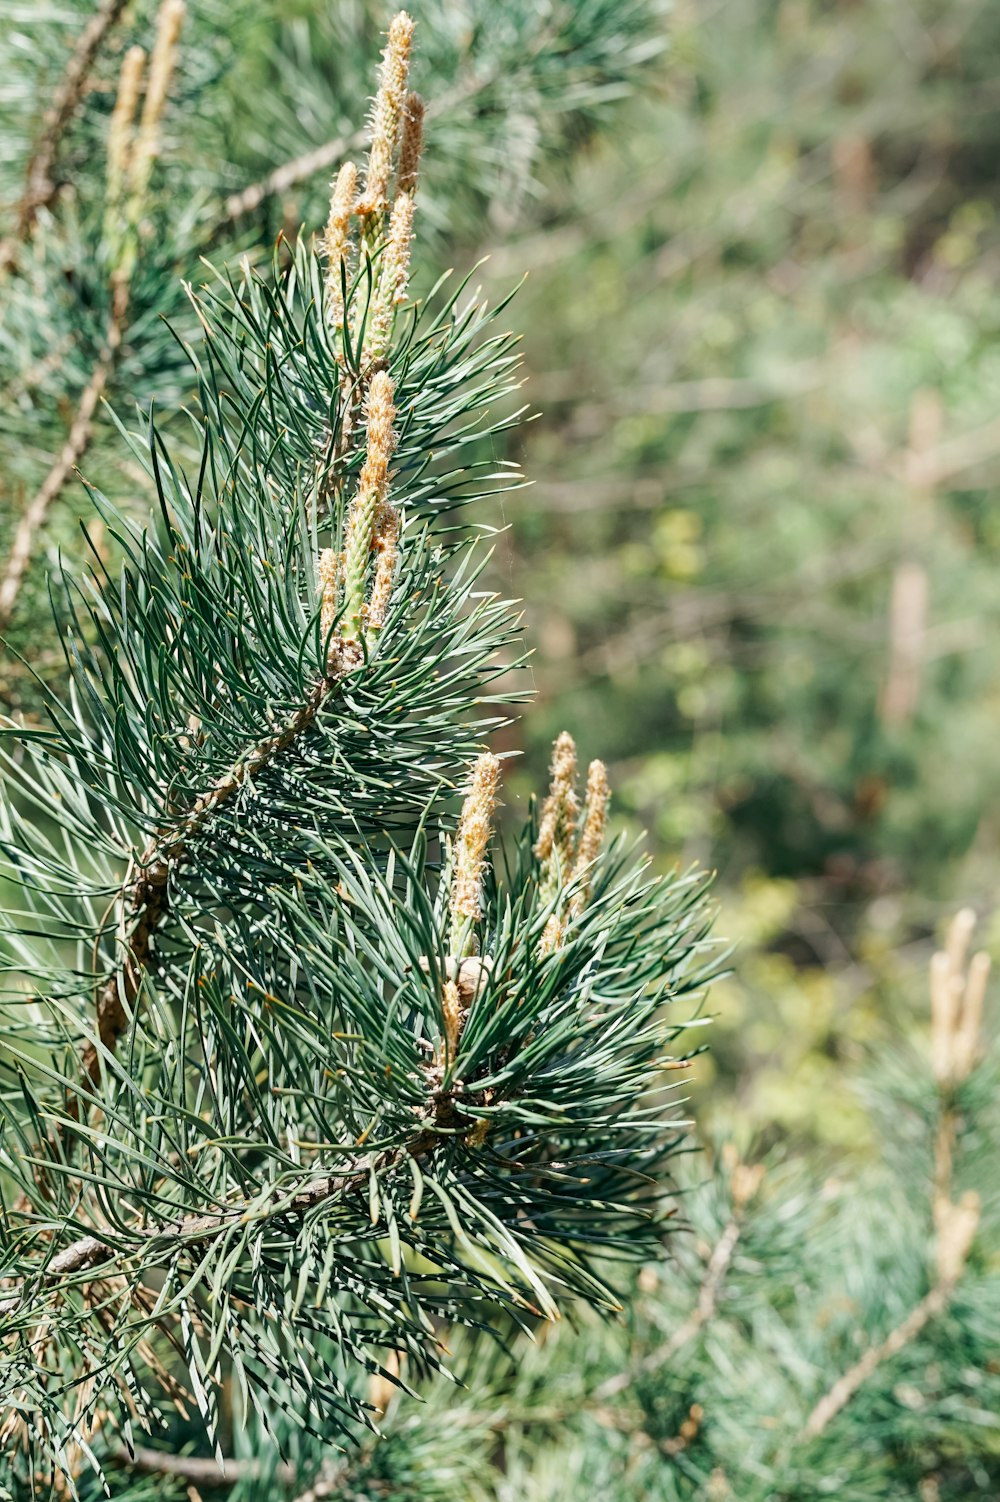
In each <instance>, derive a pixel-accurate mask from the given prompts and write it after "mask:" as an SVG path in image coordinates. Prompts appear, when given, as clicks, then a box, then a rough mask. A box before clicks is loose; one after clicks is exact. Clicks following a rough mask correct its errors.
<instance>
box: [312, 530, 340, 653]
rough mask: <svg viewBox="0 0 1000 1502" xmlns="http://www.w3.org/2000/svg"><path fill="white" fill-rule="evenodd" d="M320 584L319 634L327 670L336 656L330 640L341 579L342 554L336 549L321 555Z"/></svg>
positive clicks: (324, 550)
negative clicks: (324, 651) (324, 652)
mask: <svg viewBox="0 0 1000 1502" xmlns="http://www.w3.org/2000/svg"><path fill="white" fill-rule="evenodd" d="M317 572H318V574H319V582H320V607H319V633H320V636H321V637H322V639H323V644H324V648H325V650H326V653H327V669H328V670H329V666H330V659H331V658H332V657H333V655H334V650H335V649H334V645H333V642H332V640H331V638H330V632H331V631H332V630H333V623H334V621H335V620H336V619H337V585H338V582H339V578H340V554H339V553H338V552H337V551H336V550H335V549H334V548H324V549H323V551H322V553H320V555H319V564H318V567H317Z"/></svg>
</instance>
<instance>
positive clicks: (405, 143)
mask: <svg viewBox="0 0 1000 1502" xmlns="http://www.w3.org/2000/svg"><path fill="white" fill-rule="evenodd" d="M426 111H427V106H426V104H425V103H424V101H423V99H421V97H420V95H419V94H407V96H406V104H405V106H404V108H403V134H402V140H401V142H400V146H399V171H398V173H397V174H396V193H397V195H398V194H400V193H409V194H411V195H412V194H414V193H415V192H416V191H417V173H418V172H419V170H420V158H421V155H422V154H423V149H424V115H425V113H426Z"/></svg>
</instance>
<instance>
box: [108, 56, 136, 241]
mask: <svg viewBox="0 0 1000 1502" xmlns="http://www.w3.org/2000/svg"><path fill="white" fill-rule="evenodd" d="M145 65H146V54H145V52H143V50H142V48H141V47H130V48H129V49H128V51H127V52H126V54H125V56H124V58H123V59H122V68H121V73H120V74H119V77H118V95H117V97H116V99H115V107H114V109H113V110H112V112H111V121H110V123H109V125H108V178H107V188H106V193H105V209H104V238H105V240H106V242H107V244H108V245H109V247H111V248H112V259H113V260H116V259H117V254H116V249H117V247H118V245H119V244H120V243H121V238H122V231H123V229H124V225H123V223H122V217H123V214H124V201H125V180H126V178H127V176H128V170H129V160H130V158H131V155H132V143H133V138H134V135H135V115H136V110H137V109H138V107H139V91H140V89H141V88H142V74H143V69H144V67H145Z"/></svg>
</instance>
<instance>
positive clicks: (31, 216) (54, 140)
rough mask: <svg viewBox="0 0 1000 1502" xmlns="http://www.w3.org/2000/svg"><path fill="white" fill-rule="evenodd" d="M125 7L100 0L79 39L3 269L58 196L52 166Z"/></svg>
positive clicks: (3, 245)
mask: <svg viewBox="0 0 1000 1502" xmlns="http://www.w3.org/2000/svg"><path fill="white" fill-rule="evenodd" d="M124 9H125V0H101V4H100V5H99V6H98V7H97V10H96V11H95V12H94V14H93V15H92V16H91V18H90V20H89V21H88V22H87V24H86V26H85V27H84V28H83V30H82V31H81V33H80V35H79V38H78V39H77V43H76V46H75V47H74V49H73V52H72V54H71V56H70V59H69V62H68V63H67V64H66V70H65V72H64V73H63V76H62V80H61V82H60V84H59V86H58V88H57V89H56V91H55V94H54V96H53V99H52V104H51V105H50V106H49V109H48V110H47V111H46V114H45V118H44V119H43V121H42V130H41V135H40V136H39V138H38V141H37V142H36V144H35V149H34V151H33V152H32V154H31V159H30V161H29V163H28V169H27V172H26V174H25V187H24V193H23V195H22V197H21V201H20V203H19V204H18V209H17V226H16V228H15V230H14V233H13V234H12V235H10V236H9V237H8V238H7V239H5V240H3V241H2V242H0V271H2V270H4V269H6V267H8V266H11V265H12V264H13V263H14V261H15V259H16V257H17V246H18V244H19V243H20V242H22V241H23V240H25V239H26V238H27V236H28V235H29V234H30V233H31V231H32V229H33V228H34V224H35V221H36V219H37V217H38V210H39V209H41V208H45V207H47V206H48V205H49V204H50V203H51V202H52V200H53V199H54V198H55V196H56V191H57V184H56V183H55V181H54V180H53V176H52V169H53V167H54V166H55V160H56V154H57V152H58V150H59V143H60V141H61V140H62V137H63V135H64V133H65V130H66V127H67V125H68V124H69V122H70V120H71V119H72V118H73V115H74V114H75V113H76V110H77V108H78V106H79V104H80V100H81V99H82V98H83V91H84V89H85V88H86V85H87V77H88V75H89V73H90V70H91V68H92V67H93V64H94V59H95V57H96V56H97V53H98V50H99V48H100V46H101V43H102V42H103V41H104V38H105V37H106V36H107V34H108V32H109V31H110V30H111V28H112V26H114V24H115V22H116V21H117V20H118V17H119V16H120V15H121V13H122V11H123V10H124Z"/></svg>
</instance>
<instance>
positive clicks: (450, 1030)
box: [441, 980, 462, 1059]
mask: <svg viewBox="0 0 1000 1502" xmlns="http://www.w3.org/2000/svg"><path fill="white" fill-rule="evenodd" d="M441 1012H442V1014H443V1017H444V1038H445V1043H446V1045H447V1050H448V1057H449V1058H450V1059H453V1058H454V1057H455V1054H456V1052H457V1051H458V1039H459V1035H460V1033H461V1031H462V1001H461V997H460V996H459V992H458V984H457V982H456V981H453V980H446V981H445V983H444V988H443V990H442V992H441Z"/></svg>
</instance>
